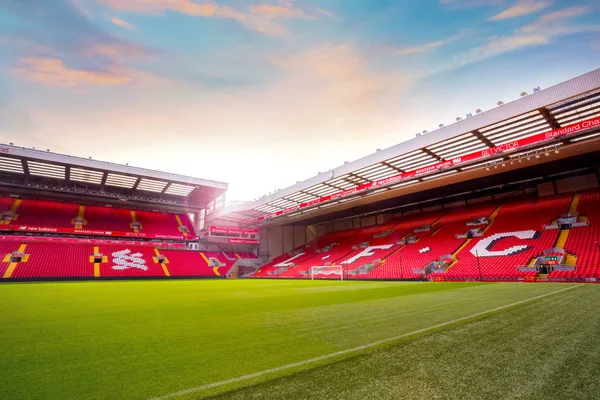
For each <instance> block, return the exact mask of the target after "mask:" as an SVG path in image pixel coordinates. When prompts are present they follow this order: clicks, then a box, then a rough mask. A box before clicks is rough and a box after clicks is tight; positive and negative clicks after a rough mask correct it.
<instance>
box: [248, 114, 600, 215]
mask: <svg viewBox="0 0 600 400" xmlns="http://www.w3.org/2000/svg"><path fill="white" fill-rule="evenodd" d="M595 127H600V117H596V118H592V119H588V120H586V121H582V122H578V123H576V124H572V125H568V126H565V127H562V128H560V129H554V130H552V131H549V132H543V133H540V134H537V135H533V136H530V137H528V138H524V139H519V140H515V141H512V142H510V143H506V144H502V145H500V146H496V147H492V148H490V149H485V150H481V151H476V152H474V153H471V154H467V155H464V156H461V157H456V158H453V159H451V160H447V161H441V162H438V163H435V164H433V165H429V166H426V167H422V168H419V169H416V170H412V171H407V172H402V173H400V174H398V175H394V176H391V177H388V178H384V179H380V180H378V181H374V182H370V183H365V184H363V185H360V186H356V187H354V188H352V189H346V190H343V191H341V192H338V193H333V194H330V195H327V196H323V197H320V198H318V199H314V200H311V201H310V202H306V203H301V204H299V205H296V206H294V207H290V208H287V209H285V210H280V211H277V212H274V213H270V214H266V215H263V216H260V217H258V218H254V219H251V220H248V221H245V223H246V224H247V225H251V224H254V223H256V222H261V221H265V220H268V219H271V218H275V217H278V216H281V215H284V214H288V213H290V212H292V211H296V210H299V209H303V208H306V207H310V206H313V205H315V204H321V203H325V202H328V201H331V200H336V199H339V198H342V197H346V196H349V195H352V194H355V193H358V192H363V191H366V190H371V189H374V188H378V187H381V186H386V185H389V184H392V183H396V182H399V181H404V180H407V179H410V178H413V177H415V176H417V175H422V174H425V173H429V172H433V171H437V170H442V169H445V168H449V167H454V166H456V165H460V164H464V163H467V162H471V161H475V160H479V159H483V158H486V157H491V156H494V155H497V154H502V153H508V152H512V151H516V150H518V149H520V148H523V147H526V146H531V145H536V144H540V143H542V142H545V141H547V140H551V139H555V138H557V137H561V136H565V135H569V134H572V133H577V132H580V131H583V130H586V129H591V128H595Z"/></svg>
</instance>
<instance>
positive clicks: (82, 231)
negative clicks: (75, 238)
mask: <svg viewBox="0 0 600 400" xmlns="http://www.w3.org/2000/svg"><path fill="white" fill-rule="evenodd" d="M10 230H13V231H21V232H37V233H67V234H72V235H92V236H121V237H140V238H147V239H175V240H183V239H187V240H194V239H198V238H197V237H195V236H183V235H162V234H152V233H143V232H119V231H103V230H95V229H75V228H48V227H45V226H28V225H10Z"/></svg>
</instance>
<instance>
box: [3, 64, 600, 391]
mask: <svg viewBox="0 0 600 400" xmlns="http://www.w3.org/2000/svg"><path fill="white" fill-rule="evenodd" d="M0 179H1V185H0V192H1V197H0V207H1V212H2V221H1V225H0V229H1V231H2V240H1V242H0V253H1V254H0V257H1V263H0V278H1V279H0V282H1V284H0V304H2V306H3V307H2V308H3V309H2V313H1V314H0V319H1V324H0V336H1V340H0V354H2V356H1V361H0V367H1V370H2V373H0V397H1V398H5V399H34V398H35V399H41V398H48V399H201V398H214V399H246V398H256V399H259V398H260V399H392V398H393V399H396V398H406V399H413V398H414V399H423V398H430V399H433V398H436V399H438V398H440V399H441V398H454V399H466V398H472V399H481V398H506V399H508V398H510V399H514V398H529V399H537V398H539V399H567V398H568V399H578V398H579V399H584V398H595V397H596V396H597V393H598V391H599V390H600V380H598V378H597V366H598V364H599V363H600V356H599V354H600V353H599V352H598V351H597V349H598V348H599V347H600V335H598V332H599V331H600V322H599V321H600V318H599V317H600V314H599V311H598V310H600V286H598V285H596V284H595V283H596V282H597V281H600V262H599V258H600V243H599V240H600V186H599V180H600V70H595V71H592V72H589V73H587V74H585V75H582V76H579V77H576V78H573V79H571V80H568V81H566V82H563V83H560V84H557V85H555V86H552V87H549V88H546V89H543V90H542V89H539V88H536V89H534V90H533V91H532V92H531V93H523V94H522V95H521V97H519V98H518V99H516V100H514V101H511V102H507V103H505V104H504V103H499V104H498V105H497V106H496V107H495V108H492V109H490V110H486V111H481V110H477V112H475V113H472V114H468V115H465V117H460V118H457V121H456V122H455V123H453V124H451V125H448V126H440V128H439V129H438V130H435V131H432V132H421V133H419V134H417V135H415V137H414V138H413V139H411V140H408V141H405V142H402V143H399V144H397V145H395V146H393V147H390V148H387V149H383V150H380V151H377V152H375V153H373V154H371V155H368V156H367V157H364V158H361V159H358V160H356V161H353V162H348V163H346V164H344V165H342V166H339V167H338V168H334V169H332V170H330V171H327V172H323V173H320V174H318V175H317V176H314V177H312V178H310V179H308V180H306V181H301V182H298V183H296V184H293V185H291V186H289V187H287V188H285V189H282V190H279V191H276V192H274V193H271V194H270V195H267V196H263V197H261V198H260V199H258V200H255V201H253V202H243V203H242V202H240V203H233V204H228V205H226V202H225V195H226V191H227V189H228V185H227V183H223V182H216V181H212V180H208V179H204V178H202V177H190V176H183V175H178V174H171V173H166V172H161V171H158V170H149V169H143V168H138V167H133V166H129V165H120V164H114V163H108V162H104V161H98V160H95V159H90V158H80V157H75V156H69V155H64V154H58V153H54V152H50V151H43V150H36V149H31V148H23V147H18V146H16V145H13V144H3V145H2V146H1V147H0Z"/></svg>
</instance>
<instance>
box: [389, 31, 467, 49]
mask: <svg viewBox="0 0 600 400" xmlns="http://www.w3.org/2000/svg"><path fill="white" fill-rule="evenodd" d="M469 32H470V31H469V30H464V31H462V32H461V33H459V34H458V35H454V36H450V37H448V38H445V39H442V40H438V41H435V42H430V43H425V44H423V45H420V46H412V47H403V48H396V49H393V50H392V51H393V53H394V54H399V55H408V54H418V53H424V52H427V51H430V50H433V49H436V48H438V47H442V46H445V45H447V44H449V43H452V42H455V41H457V40H460V39H462V38H464V37H465V36H466V35H467V34H468V33H469Z"/></svg>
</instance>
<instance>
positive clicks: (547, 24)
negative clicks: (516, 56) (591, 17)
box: [518, 6, 590, 33]
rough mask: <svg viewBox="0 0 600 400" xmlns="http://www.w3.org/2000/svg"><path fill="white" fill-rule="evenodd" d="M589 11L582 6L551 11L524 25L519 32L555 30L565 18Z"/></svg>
mask: <svg viewBox="0 0 600 400" xmlns="http://www.w3.org/2000/svg"><path fill="white" fill-rule="evenodd" d="M589 11H590V9H589V8H588V7H583V6H580V7H570V8H566V9H563V10H560V11H555V12H551V13H549V14H545V15H543V16H542V17H540V18H539V19H538V20H537V21H534V22H532V23H531V24H528V25H525V26H524V27H522V28H520V29H519V30H518V32H520V33H531V32H539V31H546V32H547V31H548V30H555V29H557V28H560V26H561V23H563V22H564V21H563V20H566V19H570V18H574V17H577V16H580V15H583V14H585V13H587V12H589Z"/></svg>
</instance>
